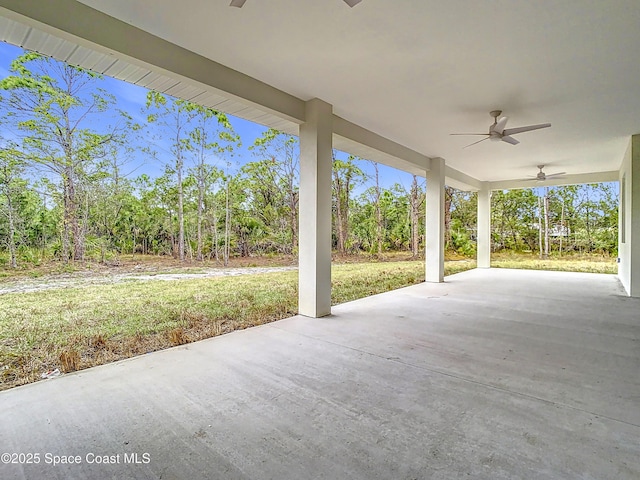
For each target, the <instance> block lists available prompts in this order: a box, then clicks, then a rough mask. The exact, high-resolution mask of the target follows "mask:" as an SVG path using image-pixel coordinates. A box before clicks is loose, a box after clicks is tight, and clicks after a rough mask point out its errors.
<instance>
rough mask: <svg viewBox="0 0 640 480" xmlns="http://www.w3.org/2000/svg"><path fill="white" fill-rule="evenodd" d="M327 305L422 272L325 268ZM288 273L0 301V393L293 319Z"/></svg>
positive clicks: (410, 266)
mask: <svg viewBox="0 0 640 480" xmlns="http://www.w3.org/2000/svg"><path fill="white" fill-rule="evenodd" d="M332 277H333V288H332V302H333V304H336V303H343V302H347V301H350V300H355V299H357V298H361V297H365V296H368V295H373V294H376V293H380V292H384V291H388V290H392V289H395V288H399V287H402V286H406V285H411V284H414V283H419V282H421V281H423V280H424V263H423V262H421V261H416V262H388V263H369V264H362V263H361V264H350V265H338V266H335V267H334V268H333V272H332ZM297 299H298V280H297V272H295V271H291V272H277V273H266V274H260V275H246V276H238V277H215V278H207V279H189V280H179V281H172V282H167V281H163V282H140V281H135V280H132V281H128V282H125V283H118V284H111V285H101V286H88V287H83V288H68V289H59V290H46V291H40V292H33V293H12V294H5V295H2V296H0V302H1V303H2V309H1V311H0V380H1V383H0V389H3V388H9V387H11V386H15V385H20V384H23V383H28V382H31V381H35V380H37V379H38V378H39V375H40V373H42V372H44V371H47V370H51V369H55V368H61V370H62V371H73V370H78V369H82V368H87V367H90V366H93V365H99V364H102V363H107V362H110V361H113V360H117V359H121V358H127V357H130V356H133V355H139V354H142V353H146V352H149V351H154V350H158V349H162V348H166V347H169V346H173V345H179V344H183V343H187V342H191V341H195V340H199V339H202V338H207V337H211V336H215V335H219V334H222V333H227V332H230V331H233V330H237V329H242V328H246V327H249V326H253V325H260V324H263V323H266V322H270V321H273V320H277V319H280V318H286V317H288V316H291V315H295V314H296V313H297V302H298V300H297Z"/></svg>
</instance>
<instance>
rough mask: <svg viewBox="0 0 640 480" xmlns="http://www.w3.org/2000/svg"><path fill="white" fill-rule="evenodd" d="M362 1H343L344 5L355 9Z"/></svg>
mask: <svg viewBox="0 0 640 480" xmlns="http://www.w3.org/2000/svg"><path fill="white" fill-rule="evenodd" d="M361 1H362V0H344V3H346V4H347V5H349V6H350V7H351V8H353V7H355V6H356V5H357V4H359V3H360V2H361Z"/></svg>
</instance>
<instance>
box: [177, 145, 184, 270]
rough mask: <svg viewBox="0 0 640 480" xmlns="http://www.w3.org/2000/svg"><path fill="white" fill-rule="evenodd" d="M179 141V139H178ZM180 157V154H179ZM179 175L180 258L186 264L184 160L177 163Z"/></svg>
mask: <svg viewBox="0 0 640 480" xmlns="http://www.w3.org/2000/svg"><path fill="white" fill-rule="evenodd" d="M178 141H179V139H178ZM178 155H180V153H178ZM176 173H177V175H178V258H179V259H180V261H181V262H184V192H183V188H182V158H178V160H177V161H176Z"/></svg>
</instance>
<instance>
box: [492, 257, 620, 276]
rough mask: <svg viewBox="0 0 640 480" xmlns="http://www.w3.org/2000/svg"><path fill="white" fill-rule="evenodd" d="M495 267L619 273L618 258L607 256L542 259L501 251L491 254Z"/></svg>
mask: <svg viewBox="0 0 640 480" xmlns="http://www.w3.org/2000/svg"><path fill="white" fill-rule="evenodd" d="M491 266H492V267H494V268H521V269H525V270H555V271H563V272H585V273H610V274H616V273H618V264H617V263H616V259H615V258H613V257H607V256H596V255H589V256H579V255H570V256H564V257H558V256H553V257H550V258H548V259H546V260H545V259H540V258H539V257H538V256H537V255H531V254H529V255H527V254H514V253H499V254H495V253H494V254H492V255H491Z"/></svg>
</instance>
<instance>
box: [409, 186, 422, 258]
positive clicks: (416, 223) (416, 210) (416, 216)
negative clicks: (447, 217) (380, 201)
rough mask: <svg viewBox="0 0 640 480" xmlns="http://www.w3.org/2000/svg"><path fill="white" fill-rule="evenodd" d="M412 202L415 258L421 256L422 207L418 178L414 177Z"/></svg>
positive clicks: (411, 215)
mask: <svg viewBox="0 0 640 480" xmlns="http://www.w3.org/2000/svg"><path fill="white" fill-rule="evenodd" d="M409 202H410V210H411V212H410V220H411V255H412V256H413V257H414V258H415V257H417V256H418V255H419V254H420V249H419V245H418V244H419V242H420V206H419V203H418V177H416V176H415V175H414V176H413V181H412V182H411V193H410V196H409Z"/></svg>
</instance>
